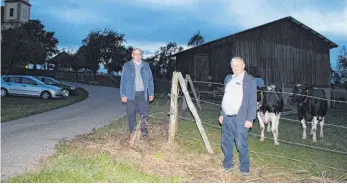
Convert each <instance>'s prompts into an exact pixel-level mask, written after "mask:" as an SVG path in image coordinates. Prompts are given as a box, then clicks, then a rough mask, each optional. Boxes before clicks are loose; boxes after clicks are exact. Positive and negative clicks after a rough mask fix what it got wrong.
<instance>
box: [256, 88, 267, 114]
mask: <svg viewBox="0 0 347 184" xmlns="http://www.w3.org/2000/svg"><path fill="white" fill-rule="evenodd" d="M265 90H266V87H262V88H259V87H257V109H258V110H259V108H260V107H261V106H262V105H263V99H264V91H265Z"/></svg>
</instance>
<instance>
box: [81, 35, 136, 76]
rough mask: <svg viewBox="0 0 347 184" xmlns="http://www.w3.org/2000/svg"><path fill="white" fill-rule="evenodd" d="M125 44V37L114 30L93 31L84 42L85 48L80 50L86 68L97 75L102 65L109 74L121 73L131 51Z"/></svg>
mask: <svg viewBox="0 0 347 184" xmlns="http://www.w3.org/2000/svg"><path fill="white" fill-rule="evenodd" d="M124 42H126V40H125V35H124V34H120V33H118V32H116V31H114V30H112V29H104V30H94V31H91V32H90V33H89V34H88V35H87V37H86V38H85V39H84V40H83V41H82V43H83V46H82V47H81V48H80V53H82V54H83V56H84V58H85V66H86V68H87V69H89V70H91V71H92V72H93V73H94V74H96V72H97V71H98V69H99V64H100V63H101V64H103V65H104V66H105V68H106V69H107V71H108V73H110V72H113V71H121V70H122V67H121V66H122V65H123V64H124V62H125V60H126V58H127V52H128V49H131V48H126V47H125V46H124V45H123V43H124Z"/></svg>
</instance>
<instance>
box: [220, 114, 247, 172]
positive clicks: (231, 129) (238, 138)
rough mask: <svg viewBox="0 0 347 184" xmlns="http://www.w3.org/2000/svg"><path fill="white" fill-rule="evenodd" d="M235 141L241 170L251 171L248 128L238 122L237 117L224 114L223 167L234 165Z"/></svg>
mask: <svg viewBox="0 0 347 184" xmlns="http://www.w3.org/2000/svg"><path fill="white" fill-rule="evenodd" d="M234 141H235V143H236V148H237V149H238V151H239V162H240V167H239V168H240V171H241V172H249V165H250V159H249V150H248V128H246V127H244V123H242V124H240V123H237V117H228V116H224V118H223V124H222V150H223V153H224V160H223V167H224V168H225V169H229V168H232V167H234Z"/></svg>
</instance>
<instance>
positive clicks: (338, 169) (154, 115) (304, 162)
mask: <svg viewBox="0 0 347 184" xmlns="http://www.w3.org/2000/svg"><path fill="white" fill-rule="evenodd" d="M159 114H170V113H168V112H166V111H163V112H156V113H154V114H151V115H149V117H153V118H155V117H157V115H159ZM179 118H181V119H185V120H187V121H193V122H195V120H193V119H189V118H185V117H182V116H179ZM202 124H204V125H207V126H210V127H215V128H218V129H221V127H219V126H216V125H212V124H209V123H204V122H202ZM251 135H256V134H253V133H251ZM177 136H179V137H182V138H185V139H189V140H193V141H196V142H202V140H200V139H197V138H193V137H190V136H185V135H182V134H177ZM256 136H258V135H256ZM265 138H268V139H271V138H269V137H265ZM282 142H283V141H282ZM285 142H286V143H288V144H293V145H298V146H304V147H306V146H307V145H302V144H297V143H292V142H289V141H285ZM210 144H212V145H214V146H218V147H219V146H221V144H220V143H215V142H210ZM309 147H310V148H314V149H321V150H324V151H330V152H335V153H341V154H347V152H340V151H334V150H328V149H324V148H318V147H311V146H309ZM250 153H252V154H255V155H263V156H269V157H273V158H280V159H286V160H290V161H294V162H298V163H302V164H306V165H314V166H318V167H322V168H327V169H331V170H335V171H339V172H347V170H346V169H342V168H336V167H332V166H327V165H323V164H319V163H314V162H307V161H302V160H299V159H295V158H290V157H285V156H279V155H274V154H270V153H264V152H259V151H254V150H250Z"/></svg>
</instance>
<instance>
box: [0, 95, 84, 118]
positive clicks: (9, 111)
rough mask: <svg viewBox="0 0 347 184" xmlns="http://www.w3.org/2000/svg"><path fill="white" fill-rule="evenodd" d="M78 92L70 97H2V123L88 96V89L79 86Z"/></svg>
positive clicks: (69, 103) (59, 106)
mask: <svg viewBox="0 0 347 184" xmlns="http://www.w3.org/2000/svg"><path fill="white" fill-rule="evenodd" d="M78 93H79V94H78V95H71V96H69V97H68V98H60V99H49V100H43V99H41V98H34V97H24V96H7V97H4V98H1V123H4V122H7V121H10V120H15V119H19V118H24V117H27V116H30V115H34V114H39V113H42V112H46V111H50V110H53V109H57V108H61V107H65V106H68V105H71V104H74V103H77V102H80V101H83V100H85V99H87V98H88V91H87V90H85V89H83V88H79V89H78Z"/></svg>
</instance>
